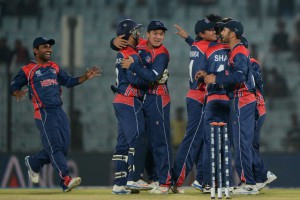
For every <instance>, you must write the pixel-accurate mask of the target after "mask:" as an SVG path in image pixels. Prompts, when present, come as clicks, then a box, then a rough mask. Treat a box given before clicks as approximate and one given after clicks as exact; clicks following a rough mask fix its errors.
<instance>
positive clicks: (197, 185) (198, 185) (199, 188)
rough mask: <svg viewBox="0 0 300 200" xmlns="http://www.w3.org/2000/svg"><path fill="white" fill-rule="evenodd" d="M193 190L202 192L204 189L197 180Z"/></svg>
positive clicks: (193, 184)
mask: <svg viewBox="0 0 300 200" xmlns="http://www.w3.org/2000/svg"><path fill="white" fill-rule="evenodd" d="M191 186H192V187H193V188H195V189H196V190H200V191H203V187H202V185H201V184H200V183H199V182H198V181H197V180H195V181H194V182H193V183H192V185H191Z"/></svg>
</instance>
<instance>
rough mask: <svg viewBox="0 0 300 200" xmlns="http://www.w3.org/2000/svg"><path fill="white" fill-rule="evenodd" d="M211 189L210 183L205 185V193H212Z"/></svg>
mask: <svg viewBox="0 0 300 200" xmlns="http://www.w3.org/2000/svg"><path fill="white" fill-rule="evenodd" d="M210 189H211V187H210V185H205V186H204V187H203V190H202V192H203V194H210Z"/></svg>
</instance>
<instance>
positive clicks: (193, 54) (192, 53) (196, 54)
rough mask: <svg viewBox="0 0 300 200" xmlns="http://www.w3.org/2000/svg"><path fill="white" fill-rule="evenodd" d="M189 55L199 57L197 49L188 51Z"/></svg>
mask: <svg viewBox="0 0 300 200" xmlns="http://www.w3.org/2000/svg"><path fill="white" fill-rule="evenodd" d="M190 57H199V52H198V51H190Z"/></svg>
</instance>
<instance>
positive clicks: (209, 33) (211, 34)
mask: <svg viewBox="0 0 300 200" xmlns="http://www.w3.org/2000/svg"><path fill="white" fill-rule="evenodd" d="M200 36H201V37H202V38H203V40H205V41H216V40H217V35H216V31H215V29H213V28H212V29H210V30H206V31H205V32H204V33H200Z"/></svg>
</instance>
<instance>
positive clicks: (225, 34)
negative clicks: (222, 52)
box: [221, 28, 231, 43]
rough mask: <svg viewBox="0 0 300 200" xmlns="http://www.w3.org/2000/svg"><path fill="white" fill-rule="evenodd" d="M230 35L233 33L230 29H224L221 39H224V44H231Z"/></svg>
mask: <svg viewBox="0 0 300 200" xmlns="http://www.w3.org/2000/svg"><path fill="white" fill-rule="evenodd" d="M230 34H231V31H230V29H229V28H223V30H222V32H221V38H222V40H221V41H222V42H224V43H229V41H230Z"/></svg>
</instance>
